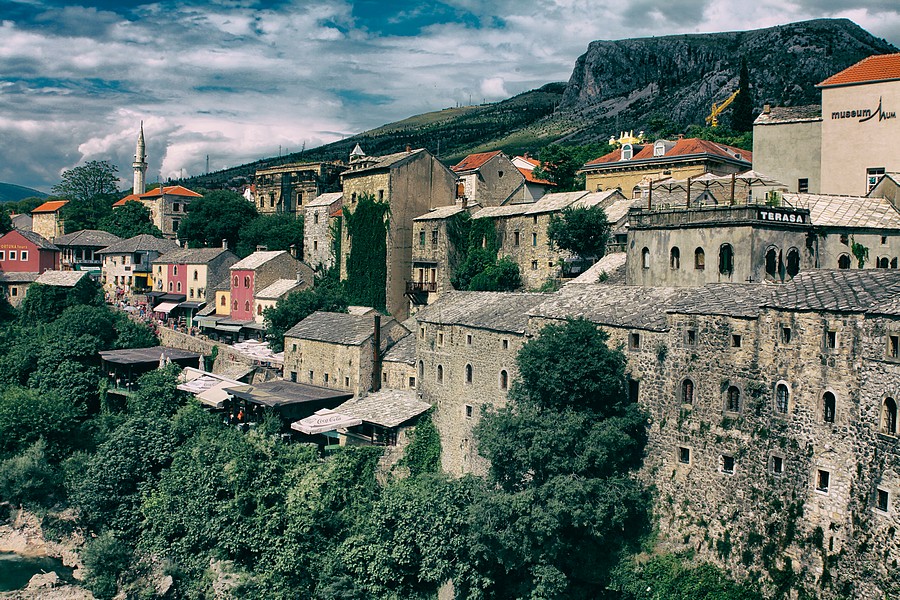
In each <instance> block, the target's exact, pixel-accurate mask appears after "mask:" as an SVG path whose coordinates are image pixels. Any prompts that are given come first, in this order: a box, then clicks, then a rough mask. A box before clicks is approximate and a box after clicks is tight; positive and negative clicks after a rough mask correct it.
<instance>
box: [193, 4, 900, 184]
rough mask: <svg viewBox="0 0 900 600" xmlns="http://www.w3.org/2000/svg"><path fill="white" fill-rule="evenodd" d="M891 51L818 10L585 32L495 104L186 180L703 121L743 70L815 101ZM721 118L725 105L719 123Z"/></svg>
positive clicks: (448, 155)
mask: <svg viewBox="0 0 900 600" xmlns="http://www.w3.org/2000/svg"><path fill="white" fill-rule="evenodd" d="M888 52H898V49H897V48H896V47H894V46H892V45H891V44H889V43H888V42H887V41H885V40H882V39H878V38H876V37H874V36H872V35H871V34H870V33H868V32H867V31H865V30H864V29H862V28H861V27H859V26H858V25H856V24H855V23H853V22H852V21H849V20H847V19H818V20H814V21H805V22H800V23H791V24H789V25H780V26H777V27H770V28H767V29H758V30H753V31H745V32H726V33H711V34H691V35H673V36H665V37H658V38H657V37H653V38H637V39H628V40H618V41H595V42H591V44H590V45H589V46H588V49H587V52H585V53H584V54H583V55H582V56H580V57H579V58H578V59H577V60H576V61H575V67H574V69H573V71H572V75H571V77H570V78H569V81H568V83H567V84H561V83H551V84H547V85H545V86H543V87H542V88H540V89H537V90H532V91H529V92H525V93H522V94H519V95H518V96H515V97H513V98H510V99H508V100H504V101H502V102H497V103H495V104H486V105H480V106H467V107H462V108H451V109H446V110H442V111H437V112H431V113H425V114H422V115H417V116H413V117H410V118H408V119H405V120H403V121H399V122H397V123H391V124H388V125H384V126H382V127H378V128H376V129H372V130H370V131H367V132H364V133H360V134H358V135H355V136H353V137H349V138H346V139H344V140H341V141H339V142H334V143H332V144H327V145H324V146H320V147H319V148H315V149H312V150H309V151H306V152H304V153H302V154H291V155H287V156H282V157H278V158H268V159H263V160H260V161H257V162H254V163H250V164H247V165H241V166H238V167H234V168H231V169H226V170H224V171H218V172H216V173H210V174H209V175H203V176H198V177H193V178H190V179H187V180H185V181H184V183H185V185H188V186H194V187H208V188H215V187H222V186H223V185H235V184H239V183H242V182H247V181H250V180H251V178H252V176H253V173H254V172H255V171H256V169H258V168H262V167H265V166H272V165H276V164H282V163H287V162H295V161H319V160H346V158H347V156H348V155H349V154H350V150H351V149H352V148H353V146H354V145H355V144H356V143H360V144H361V145H362V147H363V149H364V150H365V151H366V152H367V153H368V154H370V155H380V154H389V153H391V152H398V151H401V150H403V149H404V148H405V147H406V146H411V147H413V148H419V147H425V148H428V149H429V150H430V151H431V152H433V153H435V154H436V155H438V157H439V158H441V160H443V161H444V162H446V163H448V164H453V163H454V162H456V161H457V160H458V159H460V158H462V157H463V156H465V155H466V154H468V153H470V152H481V151H484V150H489V149H502V150H504V151H505V152H507V153H509V154H514V153H522V152H526V151H527V152H531V153H532V154H536V153H537V152H538V151H539V150H540V149H541V148H542V147H544V146H546V145H548V144H550V143H553V142H568V143H577V144H580V143H589V142H605V141H606V140H607V139H608V138H609V136H610V135H617V134H618V132H619V131H620V130H625V129H633V130H634V131H640V130H644V131H647V132H652V131H654V130H655V129H660V128H662V127H670V126H673V128H674V129H676V130H678V129H681V130H683V129H685V128H687V127H688V126H690V125H694V124H696V125H702V124H703V122H704V118H705V116H706V115H707V114H709V110H710V106H711V104H712V103H713V102H714V101H721V100H723V99H725V98H726V97H728V95H729V94H731V93H732V92H733V91H734V90H736V89H737V87H738V73H739V70H740V65H741V60H742V59H745V60H746V61H747V65H748V67H749V68H750V81H751V90H752V93H753V105H754V107H755V110H757V111H759V110H761V109H762V106H763V104H764V103H767V102H768V103H772V104H776V105H800V104H809V103H815V102H818V101H819V92H818V90H817V89H816V87H815V85H816V84H817V83H819V82H820V81H822V80H824V79H825V78H826V77H828V76H829V75H831V74H833V73H836V72H837V71H840V70H842V69H844V68H846V67H848V66H850V65H852V64H854V63H855V62H857V61H859V60H861V59H863V58H865V57H866V56H870V55H872V54H884V53H888ZM728 122H729V115H728V113H726V114H725V115H724V118H723V123H725V124H727V123H728Z"/></svg>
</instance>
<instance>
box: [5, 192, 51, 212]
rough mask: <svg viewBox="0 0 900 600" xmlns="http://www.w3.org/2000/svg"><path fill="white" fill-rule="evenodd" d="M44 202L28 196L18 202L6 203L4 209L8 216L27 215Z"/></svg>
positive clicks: (42, 199)
mask: <svg viewBox="0 0 900 600" xmlns="http://www.w3.org/2000/svg"><path fill="white" fill-rule="evenodd" d="M46 201H47V200H46V199H45V198H38V197H37V196H29V197H28V198H22V199H21V200H19V201H18V202H7V203H6V204H5V207H6V209H7V210H8V211H9V212H10V214H17V215H27V214H29V213H30V212H31V211H33V210H34V209H36V208H37V207H38V206H40V205H41V204H43V203H44V202H46Z"/></svg>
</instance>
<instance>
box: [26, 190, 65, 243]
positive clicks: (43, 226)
mask: <svg viewBox="0 0 900 600" xmlns="http://www.w3.org/2000/svg"><path fill="white" fill-rule="evenodd" d="M68 202H69V201H68V200H49V201H47V202H44V203H43V204H41V205H40V206H38V207H37V208H35V209H34V210H33V211H31V231H33V232H34V233H36V234H38V235H39V236H41V237H43V238H45V239H47V240H50V241H53V239H54V238H58V237H60V236H61V235H63V233H65V229H66V228H65V225H66V223H65V221H64V220H63V219H62V218H61V217H60V211H61V210H62V207H63V206H65V205H66V204H68Z"/></svg>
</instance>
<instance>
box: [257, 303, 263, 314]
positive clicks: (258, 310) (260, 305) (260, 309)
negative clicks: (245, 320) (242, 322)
mask: <svg viewBox="0 0 900 600" xmlns="http://www.w3.org/2000/svg"><path fill="white" fill-rule="evenodd" d="M256 314H257V315H259V316H262V304H257V305H256Z"/></svg>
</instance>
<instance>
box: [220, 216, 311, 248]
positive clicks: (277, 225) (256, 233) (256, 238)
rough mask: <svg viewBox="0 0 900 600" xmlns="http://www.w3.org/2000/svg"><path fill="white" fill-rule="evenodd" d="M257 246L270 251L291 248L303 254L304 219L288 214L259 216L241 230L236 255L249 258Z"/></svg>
mask: <svg viewBox="0 0 900 600" xmlns="http://www.w3.org/2000/svg"><path fill="white" fill-rule="evenodd" d="M257 246H265V247H266V248H268V249H269V250H290V249H291V246H294V247H296V248H297V249H298V251H299V252H300V253H302V252H303V217H302V216H299V217H295V216H294V215H291V214H288V213H278V214H274V215H259V216H258V217H256V218H255V219H253V220H252V221H250V222H249V223H247V224H246V225H245V226H244V227H243V228H241V230H240V237H239V240H238V244H237V250H236V251H235V253H236V254H237V255H238V256H249V255H250V254H252V253H253V252H254V251H255V250H256V248H257Z"/></svg>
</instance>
